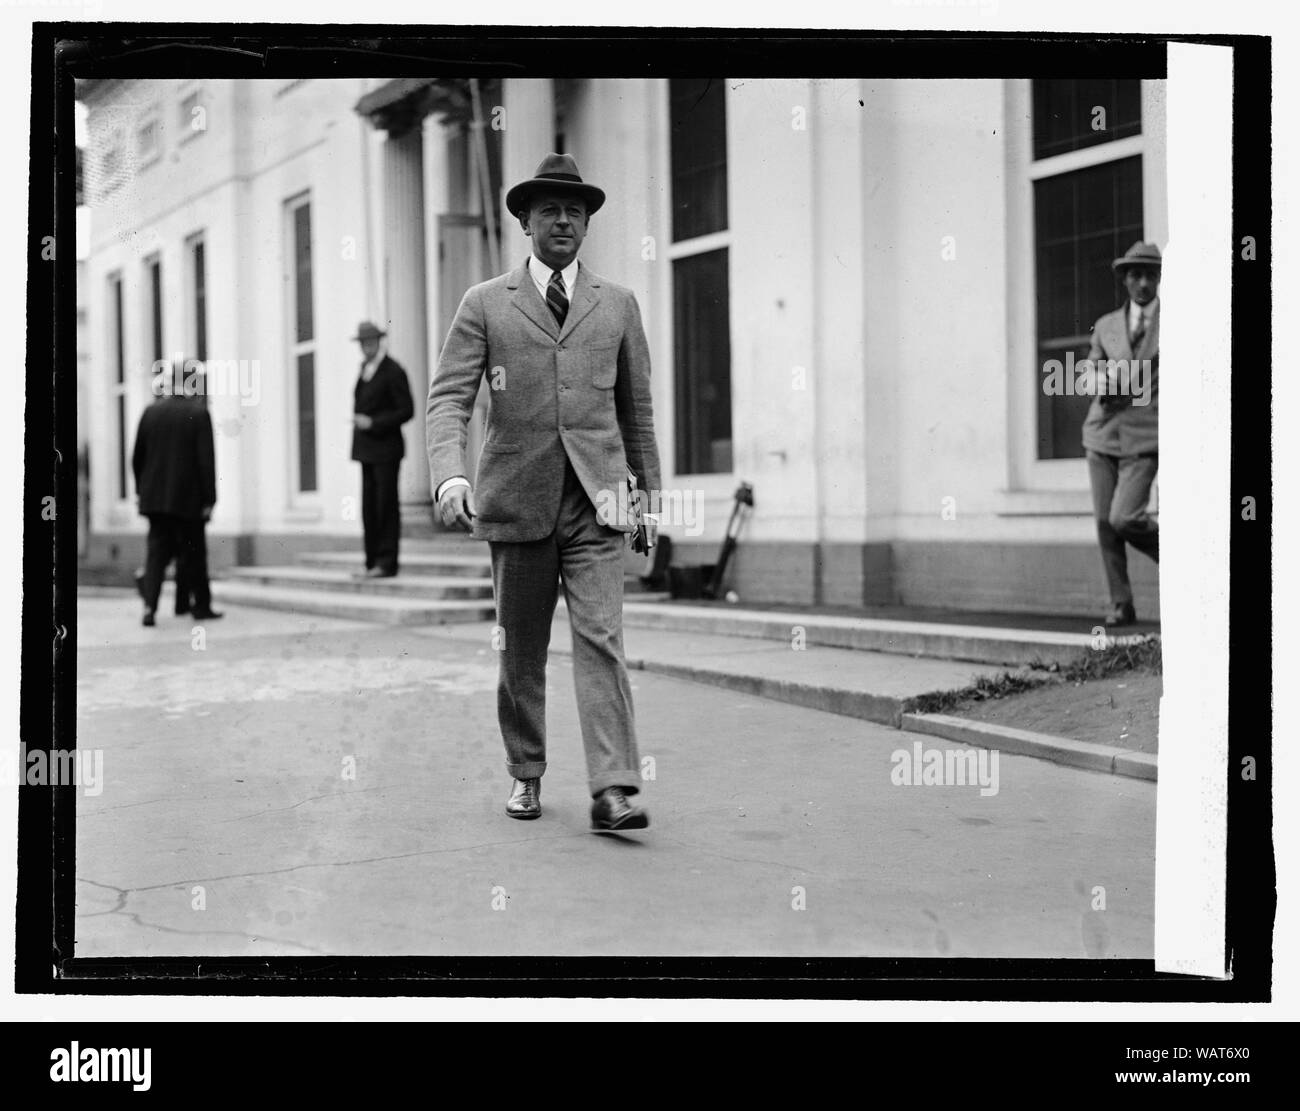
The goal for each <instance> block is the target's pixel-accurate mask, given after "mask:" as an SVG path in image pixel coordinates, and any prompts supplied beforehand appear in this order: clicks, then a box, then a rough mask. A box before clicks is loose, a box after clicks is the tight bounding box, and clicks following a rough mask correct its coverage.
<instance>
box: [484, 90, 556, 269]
mask: <svg viewBox="0 0 1300 1111" xmlns="http://www.w3.org/2000/svg"><path fill="white" fill-rule="evenodd" d="M501 84H502V100H503V101H504V104H505V110H506V116H505V130H504V132H503V133H502V136H501V140H502V142H501V189H502V209H501V224H502V228H501V268H502V270H513V269H514V268H515V267H516V266H518V265H519V264H520V263H521V262H523V260H524V259H526V258H527V257H528V256H529V254H531V253H532V244H531V243H530V241H529V239H528V237H527V236H526V235H524V233H523V231H522V230H521V229H520V227H519V221H518V220H516V219H515V218H514V217H513V216H511V215H510V214H509V213H507V212H506V211H505V193H506V191H508V190H509V189H510V187H511V186H512V185H516V184H518V183H519V182H521V181H525V180H527V179H528V178H530V177H532V176H533V171H534V170H536V169H537V164H538V163H539V162H541V160H542V159H543V158H545V157H546V156H547V155H548V154H549V153H550V152H551V151H552V150H554V149H555V90H554V86H553V84H552V82H551V79H550V78H547V77H507V78H506V79H505V80H504V81H503V82H502V83H501ZM483 110H484V112H485V113H486V114H487V115H488V116H489V117H490V116H491V111H492V109H491V106H490V105H484V108H483Z"/></svg>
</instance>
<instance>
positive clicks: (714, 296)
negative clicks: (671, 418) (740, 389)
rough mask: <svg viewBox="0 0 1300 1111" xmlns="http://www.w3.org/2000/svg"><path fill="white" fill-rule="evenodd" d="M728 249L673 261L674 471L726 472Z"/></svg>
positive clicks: (728, 458) (728, 446)
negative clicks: (675, 425) (675, 465)
mask: <svg viewBox="0 0 1300 1111" xmlns="http://www.w3.org/2000/svg"><path fill="white" fill-rule="evenodd" d="M730 320H731V314H730V295H729V290H728V281H727V251H726V249H725V248H724V249H723V250H720V251H709V252H707V253H705V254H701V255H691V256H690V257H689V258H681V259H677V260H675V261H674V262H673V357H674V361H673V366H674V374H675V383H676V390H675V393H676V418H677V429H676V432H677V436H676V439H677V453H676V460H677V473H678V474H717V473H729V472H730V471H731V469H732V463H731V334H730Z"/></svg>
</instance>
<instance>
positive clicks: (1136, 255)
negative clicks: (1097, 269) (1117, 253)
mask: <svg viewBox="0 0 1300 1111" xmlns="http://www.w3.org/2000/svg"><path fill="white" fill-rule="evenodd" d="M1129 266H1151V267H1154V268H1155V269H1156V270H1159V269H1160V248H1159V247H1157V246H1156V245H1155V244H1154V243H1143V242H1141V241H1140V240H1139V241H1138V242H1137V243H1134V244H1133V246H1131V247H1130V248H1129V249H1128V250H1127V251H1125V252H1124V254H1123V256H1122V257H1120V258H1117V259H1116V260H1115V261H1114V262H1112V263H1111V264H1110V268H1111V269H1112V270H1114V271H1115V272H1116V273H1117V274H1118V273H1122V272H1123V271H1124V270H1125V269H1126V268H1127V267H1129Z"/></svg>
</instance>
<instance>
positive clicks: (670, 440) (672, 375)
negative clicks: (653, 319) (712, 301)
mask: <svg viewBox="0 0 1300 1111" xmlns="http://www.w3.org/2000/svg"><path fill="white" fill-rule="evenodd" d="M721 80H722V83H723V97H724V99H725V101H727V102H729V101H730V89H729V88H728V86H727V82H726V78H725V77H724V78H722V79H721ZM655 105H656V114H657V117H658V125H659V133H660V143H659V150H660V157H661V159H662V163H661V164H662V165H663V166H664V167H665V174H664V177H665V180H666V181H667V182H668V187H667V190H666V194H667V196H666V202H665V204H664V205H663V207H662V210H661V213H660V221H659V232H660V238H659V242H660V243H664V244H666V247H664V249H663V251H662V257H663V258H664V259H665V261H666V262H667V263H668V265H667V266H664V267H662V268H661V269H662V274H661V276H660V283H661V284H660V287H659V294H660V301H659V303H660V304H662V305H664V306H666V308H667V311H666V312H663V313H661V314H660V315H661V319H662V324H661V327H660V331H659V337H660V350H661V351H663V352H664V355H665V360H666V364H667V366H668V368H669V373H668V374H667V375H666V376H665V377H666V378H667V382H668V404H667V405H666V406H665V412H664V414H663V417H662V418H660V417H659V416H658V415H656V421H657V422H661V423H662V425H663V429H664V441H665V443H666V444H668V445H669V448H670V450H668V451H667V452H663V453H661V459H662V462H664V463H670V464H671V472H672V475H673V477H674V479H675V480H678V481H681V480H687V481H689V482H690V483H691V485H692V486H695V487H697V488H699V489H700V490H702V491H703V492H704V494H705V496H706V497H707V498H712V497H714V496H724V495H725V496H728V497H729V496H730V494H731V490H732V487H733V486H734V484H735V479H736V470H735V465H736V463H735V461H736V454H737V453H736V439H737V437H736V404H735V376H734V371H735V366H736V357H735V355H736V350H737V348H736V333H735V319H736V314H735V311H734V308H733V306H734V304H735V299H736V274H735V268H734V265H735V264H734V259H735V251H734V250H732V249H731V248H732V247H733V245H734V241H735V211H736V207H735V199H734V196H733V194H732V187H733V178H734V175H733V174H732V172H731V167H732V166H733V165H734V163H735V160H734V158H733V157H732V142H733V136H734V133H735V129H734V128H733V127H732V126H731V124H730V122H728V123H727V125H726V127H725V137H726V167H727V169H726V172H725V178H726V185H725V188H726V197H727V227H726V229H725V230H723V231H714V232H707V233H705V234H704V235H698V236H694V237H692V238H690V239H682V240H676V241H674V239H673V213H674V203H673V194H672V176H673V175H672V169H673V167H672V86H671V84H670V81H669V79H668V78H661V79H660V88H659V90H658V95H657V96H656V97H655ZM731 117H732V112H731V108H730V104H729V103H728V104H727V106H726V119H727V120H728V121H730V119H731ZM724 248H725V249H726V251H727V305H728V312H727V328H728V337H729V341H730V350H731V370H732V372H733V374H732V375H731V378H730V389H729V394H730V396H729V398H728V400H729V403H730V405H731V443H732V449H731V459H732V469H731V470H730V471H689V472H679V471H678V470H677V469H676V466H677V434H678V429H677V330H676V318H675V317H676V314H675V305H676V288H675V285H674V270H675V267H674V266H673V263H675V262H676V261H677V260H678V259H685V258H690V257H691V256H693V255H702V254H707V253H709V252H711V251H717V250H722V249H724Z"/></svg>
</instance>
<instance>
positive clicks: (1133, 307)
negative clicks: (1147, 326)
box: [1128, 296, 1160, 323]
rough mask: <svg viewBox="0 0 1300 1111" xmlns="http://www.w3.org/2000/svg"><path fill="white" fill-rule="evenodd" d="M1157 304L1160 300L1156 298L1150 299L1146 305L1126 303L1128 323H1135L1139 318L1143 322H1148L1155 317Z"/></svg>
mask: <svg viewBox="0 0 1300 1111" xmlns="http://www.w3.org/2000/svg"><path fill="white" fill-rule="evenodd" d="M1159 304H1160V298H1159V297H1158V296H1157V297H1152V298H1151V300H1150V302H1149V303H1147V304H1146V305H1139V304H1138V303H1137V302H1136V301H1130V302H1129V303H1128V305H1129V309H1128V318H1129V320H1130V322H1133V323H1136V322H1137V320H1138V318H1139V317H1141V318H1142V319H1143V320H1146V321H1150V319H1151V318H1152V317H1153V316H1154V315H1155V312H1156V308H1157V306H1158V305H1159Z"/></svg>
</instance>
